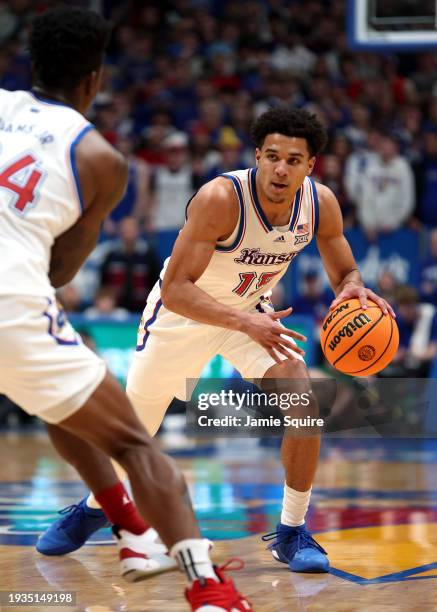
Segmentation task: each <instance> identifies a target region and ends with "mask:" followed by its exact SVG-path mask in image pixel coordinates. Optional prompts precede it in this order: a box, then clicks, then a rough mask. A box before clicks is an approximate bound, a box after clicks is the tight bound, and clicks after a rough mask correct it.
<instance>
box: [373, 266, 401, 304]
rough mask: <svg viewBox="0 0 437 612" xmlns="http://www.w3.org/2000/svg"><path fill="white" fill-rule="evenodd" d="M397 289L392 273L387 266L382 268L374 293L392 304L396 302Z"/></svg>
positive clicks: (396, 282)
mask: <svg viewBox="0 0 437 612" xmlns="http://www.w3.org/2000/svg"><path fill="white" fill-rule="evenodd" d="M397 290H398V281H397V279H396V277H395V276H394V274H392V272H390V270H389V269H388V268H385V269H382V270H381V272H380V274H379V277H378V282H377V286H376V293H377V294H378V295H379V296H380V297H382V298H384V300H387V302H389V303H390V304H392V305H394V304H395V302H396V292H397Z"/></svg>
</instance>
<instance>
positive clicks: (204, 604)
mask: <svg viewBox="0 0 437 612" xmlns="http://www.w3.org/2000/svg"><path fill="white" fill-rule="evenodd" d="M233 561H237V562H238V563H239V565H238V567H236V566H234V567H232V568H231V567H230V566H231V564H232V562H233ZM243 565H244V564H243V562H242V561H240V560H239V559H231V560H230V561H228V562H227V563H225V565H222V566H221V567H214V570H215V573H216V575H217V578H218V579H219V582H216V581H215V580H212V578H200V579H199V580H196V581H195V582H193V584H192V585H191V587H190V588H189V589H186V591H185V597H186V598H187V600H188V602H189V604H190V606H191V610H192V611H193V612H248V610H253V608H252V606H251V604H250V603H249V601H248V600H247V599H246V598H245V597H243V595H241V593H239V592H238V591H237V589H236V588H235V585H234V583H233V581H232V580H226V578H225V577H224V575H223V572H224V571H226V570H227V569H228V570H229V569H241V568H242V567H243Z"/></svg>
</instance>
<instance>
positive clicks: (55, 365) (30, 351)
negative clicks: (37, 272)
mask: <svg viewBox="0 0 437 612" xmlns="http://www.w3.org/2000/svg"><path fill="white" fill-rule="evenodd" d="M105 373H106V366H105V363H104V362H103V360H101V359H100V358H99V357H97V355H96V354H95V353H93V352H92V351H91V350H90V349H88V348H87V347H86V346H85V345H84V344H83V343H82V341H81V339H80V337H79V335H78V334H77V333H76V332H75V331H74V329H73V327H72V326H71V325H70V323H69V321H68V319H67V317H66V315H65V312H64V311H63V309H62V308H60V307H59V306H58V305H57V303H56V300H55V298H54V297H39V296H31V295H29V296H27V295H20V296H9V295H8V296H3V297H0V393H2V394H4V395H6V396H7V397H9V399H11V400H12V401H13V402H15V403H16V404H18V405H19V406H20V407H21V408H22V409H23V410H25V411H26V412H27V413H28V414H32V415H37V416H38V417H40V418H41V419H43V420H44V421H47V422H48V423H59V422H61V421H63V420H64V419H66V418H67V417H69V416H71V415H72V414H73V413H74V412H76V411H77V410H79V408H81V407H82V406H83V405H84V404H85V403H86V401H87V400H88V398H89V397H90V396H91V395H92V393H93V392H94V391H95V389H96V388H97V387H98V386H99V384H100V383H101V382H102V380H103V378H104V376H105Z"/></svg>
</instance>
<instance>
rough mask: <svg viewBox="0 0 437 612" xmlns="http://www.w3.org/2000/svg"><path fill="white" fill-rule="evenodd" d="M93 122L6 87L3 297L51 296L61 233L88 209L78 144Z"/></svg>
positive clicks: (1, 154)
mask: <svg viewBox="0 0 437 612" xmlns="http://www.w3.org/2000/svg"><path fill="white" fill-rule="evenodd" d="M92 127H93V126H92V125H91V124H90V123H89V122H88V121H87V120H86V119H85V118H84V117H83V116H82V115H81V114H80V113H78V112H76V111H75V110H73V109H72V108H70V107H69V106H66V105H63V104H60V103H57V102H52V101H49V100H43V99H39V98H36V97H35V96H34V95H33V94H32V93H30V92H26V91H15V92H9V91H5V90H3V89H0V295H4V294H12V295H14V294H15V295H21V294H27V295H29V294H30V295H51V294H52V293H53V291H54V290H53V288H52V287H51V284H50V281H49V278H48V271H49V263H50V252H51V248H52V245H53V242H54V240H55V238H57V237H58V236H59V235H60V234H62V233H64V232H65V231H66V230H67V229H69V228H70V227H71V226H72V225H73V224H74V223H75V222H76V221H77V219H78V218H79V216H80V215H81V212H82V208H83V202H82V197H81V192H80V185H79V181H78V175H77V170H76V164H75V147H76V145H77V144H78V142H79V141H80V139H81V138H82V137H83V136H84V134H85V133H86V132H87V131H88V130H89V129H91V128H92Z"/></svg>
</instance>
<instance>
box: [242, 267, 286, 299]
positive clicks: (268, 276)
mask: <svg viewBox="0 0 437 612" xmlns="http://www.w3.org/2000/svg"><path fill="white" fill-rule="evenodd" d="M279 272H280V270H278V271H277V272H261V274H260V275H259V276H258V275H257V273H256V272H240V282H239V283H238V285H237V286H236V287H235V288H234V289H232V291H233V293H236V294H237V295H241V296H243V295H246V293H247V292H248V291H249V288H250V287H251V286H252V285H253V282H254V281H255V279H257V281H258V282H257V283H256V286H255V291H258V289H261V287H264V285H267V283H269V282H270V281H271V280H272V278H273V277H274V276H276V275H277V274H279ZM255 291H253V292H252V293H255Z"/></svg>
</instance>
